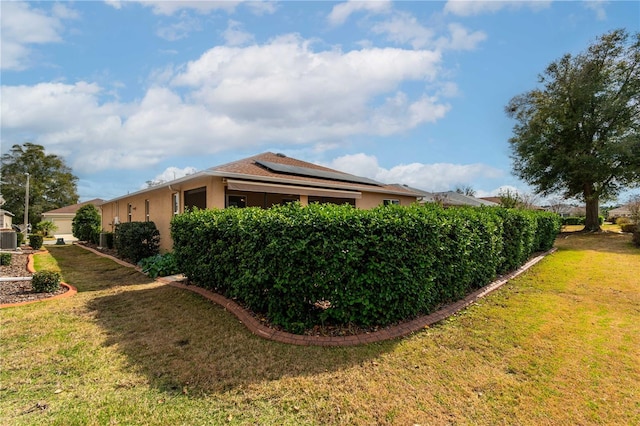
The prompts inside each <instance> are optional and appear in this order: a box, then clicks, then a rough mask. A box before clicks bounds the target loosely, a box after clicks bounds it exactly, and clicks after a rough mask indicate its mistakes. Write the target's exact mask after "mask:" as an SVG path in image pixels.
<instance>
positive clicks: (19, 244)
mask: <svg viewBox="0 0 640 426" xmlns="http://www.w3.org/2000/svg"><path fill="white" fill-rule="evenodd" d="M16 236H17V237H18V241H17V243H16V244H18V247H20V246H21V245H22V244H23V243H24V234H23V233H22V232H17V233H16Z"/></svg>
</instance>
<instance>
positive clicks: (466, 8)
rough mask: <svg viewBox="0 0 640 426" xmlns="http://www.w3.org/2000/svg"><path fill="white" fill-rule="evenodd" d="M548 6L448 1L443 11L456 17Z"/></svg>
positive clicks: (533, 0) (521, 1)
mask: <svg viewBox="0 0 640 426" xmlns="http://www.w3.org/2000/svg"><path fill="white" fill-rule="evenodd" d="M550 4H551V1H550V0H515V1H496V0H449V1H447V3H446V4H445V6H444V11H445V13H451V14H453V15H457V16H474V15H481V14H484V13H495V12H498V11H499V10H502V9H518V8H521V7H529V8H530V9H532V10H534V11H537V10H541V9H544V8H547V7H549V5H550Z"/></svg>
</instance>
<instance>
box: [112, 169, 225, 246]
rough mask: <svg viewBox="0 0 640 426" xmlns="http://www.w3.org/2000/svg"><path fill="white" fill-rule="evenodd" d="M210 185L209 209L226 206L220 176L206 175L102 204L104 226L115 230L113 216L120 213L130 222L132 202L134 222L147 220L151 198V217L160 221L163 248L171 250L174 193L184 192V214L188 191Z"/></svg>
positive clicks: (182, 207) (157, 222) (119, 216)
mask: <svg viewBox="0 0 640 426" xmlns="http://www.w3.org/2000/svg"><path fill="white" fill-rule="evenodd" d="M203 186H204V187H206V188H207V208H224V204H225V203H224V201H225V200H224V184H223V183H222V178H220V177H210V176H205V177H202V178H199V179H194V180H192V181H189V182H185V183H182V184H180V185H175V186H171V187H166V186H163V187H161V188H158V189H155V190H151V191H146V192H144V193H140V194H133V195H131V196H129V197H122V198H120V199H119V200H117V201H111V202H106V203H104V204H103V205H102V229H103V230H104V231H108V232H113V231H114V229H115V227H114V225H113V219H114V218H115V217H116V216H117V217H118V218H119V220H120V222H121V223H123V222H128V221H129V218H128V205H129V204H131V207H132V210H131V222H144V221H145V220H146V217H145V200H149V220H150V221H151V222H154V223H155V224H156V227H157V228H158V231H160V250H161V251H162V252H166V251H170V250H171V247H172V245H173V241H172V240H171V232H170V226H171V218H172V217H173V204H172V203H173V194H174V193H179V194H180V213H182V212H183V211H184V192H185V191H189V190H191V189H197V188H202V187H203Z"/></svg>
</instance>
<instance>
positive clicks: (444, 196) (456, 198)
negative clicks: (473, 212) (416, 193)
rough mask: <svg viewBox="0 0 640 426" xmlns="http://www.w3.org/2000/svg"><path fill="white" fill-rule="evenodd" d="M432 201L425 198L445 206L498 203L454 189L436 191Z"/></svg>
mask: <svg viewBox="0 0 640 426" xmlns="http://www.w3.org/2000/svg"><path fill="white" fill-rule="evenodd" d="M432 195H433V197H432V201H429V200H425V201H427V202H436V203H440V204H442V205H443V206H445V207H452V206H472V207H480V206H498V205H499V204H498V203H494V202H491V201H487V200H483V199H482V198H476V197H471V196H469V195H464V194H460V193H458V192H456V191H447V192H436V193H434V194H432Z"/></svg>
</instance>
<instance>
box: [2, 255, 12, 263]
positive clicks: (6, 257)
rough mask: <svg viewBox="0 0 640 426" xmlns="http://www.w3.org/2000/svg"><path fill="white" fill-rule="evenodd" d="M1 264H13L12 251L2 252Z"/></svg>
mask: <svg viewBox="0 0 640 426" xmlns="http://www.w3.org/2000/svg"><path fill="white" fill-rule="evenodd" d="M0 265H11V253H0Z"/></svg>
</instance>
